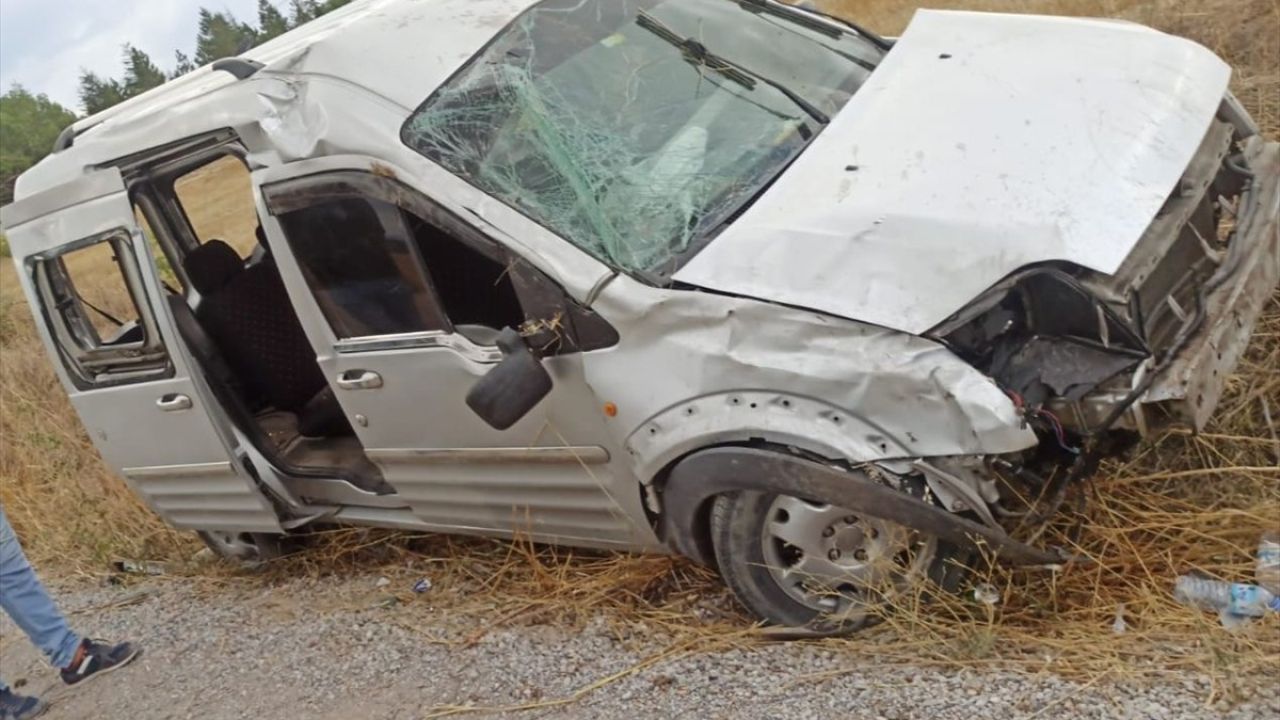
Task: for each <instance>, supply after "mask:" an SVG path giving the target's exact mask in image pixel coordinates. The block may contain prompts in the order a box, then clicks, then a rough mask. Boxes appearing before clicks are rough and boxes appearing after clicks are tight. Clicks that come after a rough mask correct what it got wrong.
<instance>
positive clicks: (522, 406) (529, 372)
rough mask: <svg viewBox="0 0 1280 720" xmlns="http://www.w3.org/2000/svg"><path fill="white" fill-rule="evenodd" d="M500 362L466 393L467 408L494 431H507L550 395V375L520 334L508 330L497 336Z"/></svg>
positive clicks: (551, 383) (551, 385)
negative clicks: (500, 354) (500, 352)
mask: <svg viewBox="0 0 1280 720" xmlns="http://www.w3.org/2000/svg"><path fill="white" fill-rule="evenodd" d="M497 344H498V349H500V350H502V356H503V357H502V362H500V363H498V365H497V366H496V367H494V368H493V369H492V370H490V371H489V372H488V374H486V375H485V376H484V377H482V378H480V380H479V381H478V382H477V383H476V384H475V385H474V386H473V387H472V388H471V391H470V392H468V393H467V407H470V408H471V410H472V412H474V413H475V414H476V415H479V416H480V419H482V420H484V421H485V422H486V423H489V425H490V426H491V427H492V428H493V429H495V430H506V429H507V428H509V427H511V426H512V425H515V424H516V423H517V422H519V421H520V419H521V418H523V417H524V416H525V415H528V414H529V411H530V410H533V408H534V407H536V406H537V404H538V403H540V402H542V399H543V398H545V397H546V396H547V395H548V394H550V393H551V388H552V387H553V385H554V384H553V382H552V380H551V373H549V372H547V369H546V368H545V367H543V366H542V361H541V360H539V359H538V356H536V355H534V354H533V351H532V350H530V349H529V346H528V344H526V343H525V341H524V338H523V337H521V335H520V333H519V332H517V331H515V330H513V329H511V328H507V329H506V330H503V331H502V334H501V335H500V336H498V343H497Z"/></svg>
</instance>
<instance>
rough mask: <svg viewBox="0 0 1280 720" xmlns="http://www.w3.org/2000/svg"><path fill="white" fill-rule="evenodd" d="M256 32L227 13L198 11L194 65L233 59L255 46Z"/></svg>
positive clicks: (202, 9)
mask: <svg viewBox="0 0 1280 720" xmlns="http://www.w3.org/2000/svg"><path fill="white" fill-rule="evenodd" d="M257 38H258V31H257V30H255V29H254V28H253V27H251V26H249V25H247V24H245V23H242V22H240V21H238V20H236V19H235V17H234V16H233V15H231V13H228V12H210V11H209V10H206V9H204V8H201V9H200V31H199V34H198V35H197V36H196V58H195V60H196V64H197V65H208V64H209V63H211V62H213V61H214V60H218V59H221V58H225V57H235V56H237V55H239V54H240V53H242V52H244V51H245V50H248V49H249V48H251V47H253V46H254V45H255V44H256V41H257Z"/></svg>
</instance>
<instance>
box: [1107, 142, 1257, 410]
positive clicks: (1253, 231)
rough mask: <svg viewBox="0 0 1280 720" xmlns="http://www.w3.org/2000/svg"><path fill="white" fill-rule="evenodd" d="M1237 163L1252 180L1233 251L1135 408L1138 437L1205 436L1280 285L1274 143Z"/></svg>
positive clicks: (1250, 149) (1251, 148) (1248, 150)
mask: <svg viewBox="0 0 1280 720" xmlns="http://www.w3.org/2000/svg"><path fill="white" fill-rule="evenodd" d="M1244 159H1245V162H1246V164H1247V165H1248V167H1249V169H1250V170H1251V171H1252V173H1253V178H1252V182H1251V186H1250V189H1249V191H1248V193H1247V195H1246V196H1245V197H1244V198H1242V202H1241V203H1240V216H1239V218H1238V221H1237V232H1236V236H1235V239H1234V240H1233V241H1232V242H1233V251H1232V252H1230V253H1229V254H1228V255H1227V258H1226V259H1225V260H1224V263H1223V268H1222V269H1221V270H1220V274H1219V275H1215V277H1214V280H1213V281H1211V283H1210V287H1209V289H1208V292H1207V293H1206V294H1205V296H1204V301H1205V302H1204V316H1203V319H1202V321H1201V322H1200V324H1199V326H1198V329H1197V330H1196V331H1195V332H1194V334H1193V335H1192V336H1191V337H1190V338H1188V340H1187V342H1186V343H1185V345H1183V347H1182V349H1181V350H1180V351H1179V352H1178V353H1177V355H1175V356H1174V357H1173V358H1172V360H1171V362H1170V363H1169V365H1168V366H1167V367H1166V368H1165V369H1164V370H1163V371H1161V372H1160V375H1159V376H1158V377H1156V378H1155V380H1154V382H1153V383H1152V384H1151V386H1150V387H1149V388H1148V390H1147V392H1146V393H1145V394H1144V395H1143V397H1142V398H1141V401H1140V402H1139V403H1138V404H1137V405H1135V406H1134V408H1133V413H1134V417H1132V418H1131V419H1132V421H1133V423H1134V424H1135V425H1136V426H1137V428H1138V429H1139V430H1145V429H1147V428H1148V427H1151V426H1154V425H1164V424H1167V423H1174V424H1180V425H1186V426H1189V427H1191V428H1194V429H1195V430H1197V431H1199V430H1203V429H1204V426H1205V423H1207V422H1208V420H1209V417H1210V416H1212V415H1213V411H1214V409H1215V408H1216V407H1217V405H1218V401H1219V400H1220V399H1221V398H1222V392H1223V388H1224V387H1225V385H1226V381H1227V377H1228V376H1229V375H1230V374H1231V371H1232V370H1233V369H1234V368H1235V366H1236V364H1237V363H1238V362H1239V361H1240V356H1241V355H1242V354H1243V353H1244V351H1245V348H1246V347H1247V346H1248V344H1249V336H1250V335H1251V334H1252V332H1253V326H1254V324H1255V323H1256V322H1257V320H1258V316H1259V315H1260V314H1261V313H1262V309H1263V308H1264V307H1265V306H1266V304H1267V301H1268V299H1269V298H1270V297H1271V296H1272V294H1273V293H1274V292H1275V290H1276V287H1277V284H1280V143H1275V142H1272V143H1267V142H1265V141H1264V140H1263V138H1262V137H1261V136H1260V135H1255V136H1254V137H1253V138H1251V139H1250V140H1249V142H1248V144H1247V145H1246V147H1245V151H1244Z"/></svg>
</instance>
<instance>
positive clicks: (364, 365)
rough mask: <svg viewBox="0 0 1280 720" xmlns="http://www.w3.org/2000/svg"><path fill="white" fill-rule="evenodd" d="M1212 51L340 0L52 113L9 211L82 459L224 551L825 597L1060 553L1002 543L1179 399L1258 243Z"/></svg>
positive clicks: (1157, 43)
mask: <svg viewBox="0 0 1280 720" xmlns="http://www.w3.org/2000/svg"><path fill="white" fill-rule="evenodd" d="M1230 74H1231V73H1230V69H1229V68H1228V67H1227V66H1226V65H1225V64H1224V63H1223V62H1222V61H1221V60H1219V59H1218V58H1217V57H1215V56H1214V55H1213V54H1212V53H1210V52H1209V51H1207V50H1205V49H1204V48H1202V47H1200V46H1198V45H1196V44H1194V43H1192V42H1189V41H1187V40H1183V39H1179V38H1175V37H1170V36H1167V35H1164V34H1161V33H1158V32H1155V31H1153V30H1150V29H1147V28H1144V27H1140V26H1137V25H1130V24H1123V23H1117V22H1111V21H1093V20H1081V19H1063V18H1047V17H1034V16H1015V15H993V14H976V13H960V12H934V11H921V12H920V13H918V14H917V15H916V17H915V19H914V21H913V22H912V23H911V25H910V27H908V28H907V30H906V32H905V33H904V34H903V35H902V36H901V37H900V38H897V39H895V40H886V39H884V38H881V37H878V36H876V35H875V34H873V33H871V32H869V31H866V30H864V29H862V28H860V27H858V26H856V25H854V24H850V23H848V22H845V21H842V20H838V19H835V18H832V17H828V16H825V15H822V14H819V13H817V12H815V11H811V10H807V9H801V8H796V7H793V6H789V5H785V4H781V3H777V2H773V0H741V1H736V0H679V1H677V0H542V1H541V2H533V1H532V0H434V1H433V2H421V1H416V0H364V1H362V2H356V3H353V4H352V5H350V6H348V7H346V8H343V9H341V10H339V11H336V12H334V13H332V14H331V15H329V16H326V17H325V18H323V19H321V20H318V21H316V22H313V23H310V24H308V25H306V26H304V27H302V28H299V29H298V30H295V31H293V32H291V33H289V34H287V35H285V36H282V37H280V38H278V39H276V40H273V41H272V42H270V43H268V44H266V45H264V46H262V47H260V48H257V49H255V50H253V51H251V52H249V53H247V54H245V55H244V56H242V57H237V58H229V59H226V60H223V61H220V62H217V63H214V64H213V65H212V66H210V67H206V68H203V69H201V70H198V71H196V72H194V73H191V74H190V75H187V76H185V77H182V78H180V79H177V80H175V81H173V82H170V83H168V84H167V85H165V86H163V87H160V88H158V89H156V90H153V91H151V92H149V93H147V94H145V95H143V96H140V97H138V98H136V99H133V100H130V101H128V102H126V103H124V104H122V105H120V106H118V107H115V108H112V109H111V110H108V111H106V112H104V113H101V114H99V115H95V116H93V117H89V118H87V119H84V120H81V121H78V122H77V123H75V125H73V126H72V127H70V128H68V129H67V131H66V132H65V133H64V134H63V135H62V137H61V138H60V139H59V142H58V145H57V147H56V148H55V151H54V153H53V154H52V155H51V156H49V157H48V158H47V159H45V160H44V161H43V162H41V163H40V164H39V165H38V166H36V167H35V168H33V169H32V170H30V171H28V172H27V173H26V174H24V175H23V176H22V177H21V179H20V180H19V182H18V185H17V198H18V199H17V201H16V202H15V203H14V204H13V205H11V206H9V207H7V208H5V209H4V213H3V224H4V228H5V232H6V233H7V234H8V237H9V240H10V243H11V246H12V250H13V252H14V257H15V261H16V263H17V267H18V269H19V274H20V276H21V280H22V283H23V286H24V289H25V291H26V295H27V298H28V300H29V301H30V305H31V307H32V309H33V312H34V313H35V315H36V318H37V320H38V325H39V326H40V328H41V332H42V334H43V337H44V341H45V343H46V345H47V348H48V352H49V355H50V357H51V358H53V362H54V365H55V366H56V367H57V369H58V373H59V374H60V376H61V379H62V381H63V383H64V385H65V387H66V389H67V392H68V393H69V395H70V397H71V400H72V402H73V403H74V405H75V407H76V409H77V410H78V412H79V414H80V417H81V419H82V420H83V422H84V425H85V427H86V428H87V429H88V432H89V434H90V435H91V436H92V438H93V440H94V442H95V443H97V446H98V448H99V450H100V451H101V452H102V454H103V456H104V457H105V458H106V460H107V461H108V462H109V463H110V464H111V465H112V466H113V467H114V468H115V469H116V470H117V471H118V472H119V473H120V474H121V475H122V476H123V477H124V478H125V479H126V480H127V481H128V482H129V484H130V485H131V486H132V487H133V488H134V490H135V491H136V492H137V493H138V494H139V495H141V496H142V497H143V498H144V499H145V500H146V501H147V502H148V503H149V504H150V506H151V507H152V508H154V510H155V512H156V513H158V514H159V515H161V516H162V517H164V518H165V519H166V520H167V521H168V522H170V523H172V524H173V525H175V526H177V527H179V528H187V529H191V530H194V531H198V532H200V533H201V535H202V537H204V539H205V540H206V541H207V542H209V543H210V544H211V545H212V546H213V547H214V548H215V549H217V550H218V551H219V552H221V553H223V554H224V555H227V556H231V557H240V558H252V557H262V556H265V555H269V554H270V553H271V552H273V548H274V547H275V546H276V544H277V543H276V541H277V540H278V539H279V538H280V537H282V536H285V535H287V534H289V533H294V532H297V531H301V530H303V529H305V528H307V527H308V526H313V525H333V524H341V525H366V526H378V527H391V528H407V529H413V530H424V531H441V532H450V533H469V534H480V535H492V536H501V537H511V536H515V535H520V536H525V537H529V538H531V539H533V540H535V541H538V542H546V543H560V544H566V545H575V546H584V547H592V548H616V549H621V550H642V551H658V552H662V551H667V552H676V553H682V554H684V555H688V556H690V557H692V558H695V559H697V560H699V561H702V562H705V563H708V564H713V565H715V566H717V567H718V568H719V569H720V571H721V573H722V575H723V576H724V577H725V579H726V581H727V582H728V584H729V585H730V587H731V588H732V589H733V591H734V592H735V594H736V595H737V597H738V598H739V599H740V600H741V601H742V602H743V604H744V605H746V606H747V607H748V608H749V609H750V610H752V611H753V612H754V613H756V614H758V615H759V616H760V617H762V618H764V619H766V620H768V621H770V622H772V623H777V624H783V625H790V626H809V627H811V628H820V629H826V630H835V631H842V630H849V629H854V628H856V627H858V626H860V625H861V624H863V623H864V622H865V620H866V617H867V612H866V609H867V606H868V603H869V602H871V601H873V600H874V599H875V598H876V597H878V596H879V595H880V594H881V593H885V592H892V591H894V589H896V588H900V587H901V586H902V584H903V583H905V582H911V581H914V580H918V579H920V578H923V577H926V576H927V577H930V578H932V579H933V580H934V581H936V582H939V583H941V584H943V585H944V586H954V584H955V582H957V580H958V579H959V577H960V576H961V575H962V573H963V571H964V569H965V566H966V563H967V562H968V561H969V559H971V558H972V557H973V556H974V555H975V554H976V553H977V552H978V549H979V548H982V549H983V551H984V552H986V553H988V554H991V555H995V556H999V557H1000V558H1002V559H1004V560H1006V561H1008V562H1014V563H1021V564H1029V565H1052V564H1057V563H1061V562H1064V561H1066V560H1069V558H1067V557H1066V556H1065V555H1064V554H1063V553H1062V552H1060V551H1058V550H1056V549H1054V548H1043V547H1035V546H1033V545H1031V544H1028V543H1027V542H1026V540H1027V539H1028V538H1029V537H1032V536H1033V534H1032V533H1033V531H1034V529H1035V528H1036V527H1037V526H1038V525H1040V524H1043V523H1045V522H1048V521H1049V520H1050V518H1052V516H1053V515H1054V513H1055V511H1056V510H1057V509H1058V508H1059V506H1061V505H1062V504H1063V502H1064V498H1068V497H1070V496H1072V495H1073V494H1074V493H1075V492H1076V491H1077V490H1078V488H1079V485H1080V483H1081V482H1082V481H1083V480H1084V479H1085V478H1086V477H1087V476H1088V475H1089V473H1091V472H1092V471H1093V470H1094V468H1095V467H1096V465H1097V462H1098V460H1099V459H1100V458H1101V457H1103V456H1104V455H1106V454H1107V453H1110V452H1114V451H1115V449H1116V448H1117V447H1118V446H1119V445H1120V444H1122V443H1123V442H1125V441H1126V440H1129V439H1132V438H1137V437H1139V436H1141V435H1144V434H1146V433H1149V432H1151V431H1152V430H1153V429H1154V428H1157V427H1161V426H1165V425H1167V424H1169V423H1182V424H1185V425H1188V426H1191V427H1193V428H1199V427H1201V426H1202V425H1203V424H1204V422H1205V421H1206V419H1207V418H1208V417H1209V416H1210V415H1211V413H1212V412H1213V410H1214V407H1215V405H1216V403H1217V400H1218V398H1219V395H1220V393H1221V391H1222V387H1223V383H1224V382H1225V378H1226V377H1227V375H1228V374H1229V373H1230V372H1231V370H1232V368H1233V367H1234V365H1235V364H1236V362H1237V360H1238V358H1239V356H1240V353H1241V352H1242V350H1243V348H1244V347H1245V344H1246V342H1247V339H1248V337H1249V333H1250V330H1251V328H1252V326H1253V323H1254V322H1255V320H1256V318H1257V316H1258V314H1259V312H1260V310H1261V308H1262V305H1263V304H1264V302H1265V301H1266V299H1267V298H1268V297H1269V296H1270V294H1271V293H1272V291H1273V289H1274V288H1275V287H1276V285H1277V281H1278V279H1280V232H1278V224H1277V223H1278V219H1277V218H1278V217H1280V189H1278V188H1280V146H1278V145H1277V144H1276V143H1269V142H1267V141H1266V140H1265V139H1264V138H1262V137H1261V136H1260V135H1259V133H1258V129H1257V127H1256V126H1255V125H1254V123H1253V122H1252V120H1251V119H1250V118H1249V116H1248V114H1247V113H1246V112H1245V111H1244V110H1243V109H1242V108H1241V106H1240V104H1239V103H1238V102H1237V101H1236V100H1235V99H1234V98H1233V97H1232V96H1231V95H1230V94H1229V93H1228V90H1227V85H1228V80H1229V78H1230ZM93 253H97V254H100V255H101V256H102V257H103V258H104V260H106V262H107V264H106V265H105V270H103V272H109V273H111V275H112V279H113V281H114V282H115V283H116V285H117V286H118V287H119V288H120V296H119V298H117V299H118V300H119V302H117V303H116V304H115V305H113V306H112V307H111V308H106V307H102V306H101V305H100V304H99V303H94V302H92V301H91V300H90V299H89V294H88V293H87V292H85V291H84V288H83V287H80V286H78V284H77V271H76V268H79V267H82V266H83V261H81V260H79V259H77V258H78V257H84V256H86V255H87V254H93ZM100 267H101V266H100ZM121 308H123V310H121ZM1011 518H1019V520H1017V521H1014V520H1011ZM1019 527H1020V528H1021V530H1017V531H1015V529H1016V528H1019Z"/></svg>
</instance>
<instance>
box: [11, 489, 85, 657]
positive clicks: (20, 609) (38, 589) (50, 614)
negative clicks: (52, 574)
mask: <svg viewBox="0 0 1280 720" xmlns="http://www.w3.org/2000/svg"><path fill="white" fill-rule="evenodd" d="M0 607H3V608H4V611H5V612H6V613H8V615H9V617H11V618H13V621H14V623H16V624H17V625H18V627H19V628H21V629H22V631H23V632H24V633H26V634H27V637H29V638H31V643H32V644H33V645H35V646H36V647H37V648H39V649H40V651H41V652H43V653H44V654H45V657H47V658H48V659H49V663H50V664H51V665H53V666H54V667H56V668H65V667H67V666H69V665H71V663H72V662H74V661H75V659H76V653H77V651H79V649H80V644H81V638H80V636H79V635H76V634H75V633H74V632H72V631H71V628H70V627H68V625H67V619H66V618H65V617H63V615H62V613H60V612H58V608H57V606H56V605H54V604H53V600H52V599H50V598H49V594H48V593H47V592H45V589H44V585H42V584H40V579H39V578H37V577H36V573H35V570H33V569H32V568H31V563H29V562H27V556H26V555H24V554H23V552H22V546H20V545H19V544H18V536H17V535H15V534H14V532H13V528H12V527H10V526H9V519H8V518H7V517H5V514H4V508H3V507H0Z"/></svg>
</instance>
